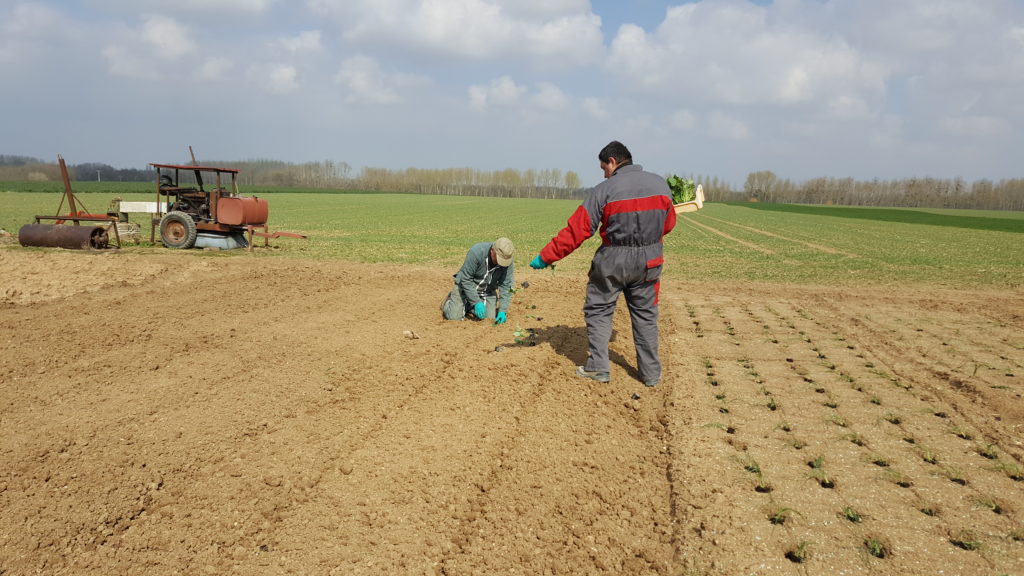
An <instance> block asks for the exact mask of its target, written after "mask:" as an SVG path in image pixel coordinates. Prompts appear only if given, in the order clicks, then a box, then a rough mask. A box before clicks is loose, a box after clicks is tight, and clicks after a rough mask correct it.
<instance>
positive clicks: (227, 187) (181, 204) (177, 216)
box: [150, 147, 307, 250]
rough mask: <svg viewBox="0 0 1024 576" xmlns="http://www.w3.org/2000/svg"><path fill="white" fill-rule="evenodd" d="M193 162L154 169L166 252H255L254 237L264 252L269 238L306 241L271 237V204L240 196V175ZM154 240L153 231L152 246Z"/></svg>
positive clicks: (155, 221) (156, 221) (285, 234)
mask: <svg viewBox="0 0 1024 576" xmlns="http://www.w3.org/2000/svg"><path fill="white" fill-rule="evenodd" d="M190 149H191V147H190ZM192 159H193V163H192V164H191V165H185V164H153V163H151V164H150V166H152V167H153V168H154V169H156V194H157V210H158V212H157V213H156V216H158V217H154V218H153V226H154V227H157V228H159V230H160V241H161V242H162V243H163V245H164V246H166V247H168V248H178V249H187V248H193V247H197V248H225V249H227V248H247V249H249V250H251V249H252V239H253V237H254V236H256V237H260V238H264V246H266V245H267V242H268V241H269V239H270V238H280V237H286V238H307V236H305V235H303V234H296V233H293V232H274V233H270V232H269V231H268V226H267V216H268V214H269V207H268V205H267V201H266V199H264V198H257V197H255V196H241V195H239V194H238V173H239V170H236V169H234V168H219V167H213V166H200V165H198V164H197V163H195V156H194V155H193V157H192ZM189 174H191V175H192V177H191V178H190V177H188V175H189ZM204 177H205V178H204ZM191 180H194V182H192V181H191ZM210 180H212V182H210ZM208 184H211V185H212V187H211V188H209V189H207V188H208ZM153 236H154V234H153V232H152V231H151V232H150V239H151V240H155V239H154V238H153Z"/></svg>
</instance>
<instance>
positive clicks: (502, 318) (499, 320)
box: [494, 310, 505, 324]
mask: <svg viewBox="0 0 1024 576" xmlns="http://www.w3.org/2000/svg"><path fill="white" fill-rule="evenodd" d="M494 323H495V324H504V323H505V311H504V310H502V311H501V312H498V317H497V318H495V319H494Z"/></svg>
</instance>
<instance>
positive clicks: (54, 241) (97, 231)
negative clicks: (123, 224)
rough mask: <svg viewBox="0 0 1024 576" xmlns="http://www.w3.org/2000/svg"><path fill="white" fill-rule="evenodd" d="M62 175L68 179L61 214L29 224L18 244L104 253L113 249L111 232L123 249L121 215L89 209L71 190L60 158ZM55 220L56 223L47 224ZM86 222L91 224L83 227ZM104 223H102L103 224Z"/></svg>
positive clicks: (58, 160) (69, 180)
mask: <svg viewBox="0 0 1024 576" xmlns="http://www.w3.org/2000/svg"><path fill="white" fill-rule="evenodd" d="M57 162H58V163H59V164H60V173H61V176H62V177H63V178H64V196H63V197H62V198H61V202H60V206H58V207H57V214H56V215H54V216H36V221H35V224H26V225H24V226H22V227H21V230H19V231H18V242H19V243H20V244H21V245H22V246H42V247H49V248H68V249H71V250H102V249H105V248H109V247H110V237H109V232H110V231H111V230H112V231H113V232H114V238H115V240H116V241H117V247H118V248H120V247H121V237H120V236H119V235H118V232H117V222H118V221H119V220H120V215H119V214H118V213H117V212H107V213H104V214H94V213H90V212H89V211H88V210H86V208H85V205H84V204H82V201H81V200H79V199H78V197H77V196H75V193H74V191H72V190H71V178H70V177H69V176H68V168H67V165H65V164H64V157H63V156H61V155H59V154H58V155H57ZM65 201H67V203H68V212H67V213H66V214H62V212H63V210H64V202H65ZM44 220H51V221H53V224H43V223H42V222H43V221H44ZM83 222H88V223H90V224H86V225H83V224H82V223H83ZM101 222H102V223H103V224H100V223H101Z"/></svg>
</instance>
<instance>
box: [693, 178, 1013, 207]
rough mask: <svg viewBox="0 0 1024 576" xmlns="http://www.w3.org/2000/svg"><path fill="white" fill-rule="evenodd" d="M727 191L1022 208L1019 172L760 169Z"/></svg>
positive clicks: (754, 198) (797, 199)
mask: <svg viewBox="0 0 1024 576" xmlns="http://www.w3.org/2000/svg"><path fill="white" fill-rule="evenodd" d="M730 195H731V196H732V197H733V198H734V199H736V200H738V201H744V200H745V201H749V202H772V203H783V204H824V205H840V206H891V207H902V208H969V209H976V210H1024V178H1009V179H1003V180H999V181H998V182H996V181H992V180H988V179H982V180H975V181H974V182H970V183H968V182H966V181H965V180H963V179H962V178H953V179H943V178H904V179H901V180H878V179H875V180H869V181H862V180H854V179H853V178H812V179H810V180H808V181H806V182H802V183H795V182H793V181H791V180H788V179H785V178H778V177H777V176H776V175H775V174H774V173H772V172H771V171H768V170H763V171H759V172H751V173H750V174H748V175H747V180H746V182H745V183H744V185H743V192H742V193H741V194H739V197H738V198H737V195H736V194H734V193H733V194H730ZM708 199H709V200H711V198H708ZM712 201H713V200H712Z"/></svg>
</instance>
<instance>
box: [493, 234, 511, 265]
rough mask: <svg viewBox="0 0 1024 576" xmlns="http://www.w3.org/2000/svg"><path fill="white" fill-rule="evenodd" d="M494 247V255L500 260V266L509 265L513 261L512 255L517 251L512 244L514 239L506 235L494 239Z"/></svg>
mask: <svg viewBox="0 0 1024 576" xmlns="http://www.w3.org/2000/svg"><path fill="white" fill-rule="evenodd" d="M492 246H493V248H494V257H495V258H496V259H497V260H498V266H508V265H509V264H511V263H512V255H513V254H515V253H516V249H515V247H514V246H512V241H511V240H509V239H508V238H505V237H504V236H503V237H501V238H498V239H497V240H495V241H494V244H493V245H492Z"/></svg>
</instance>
